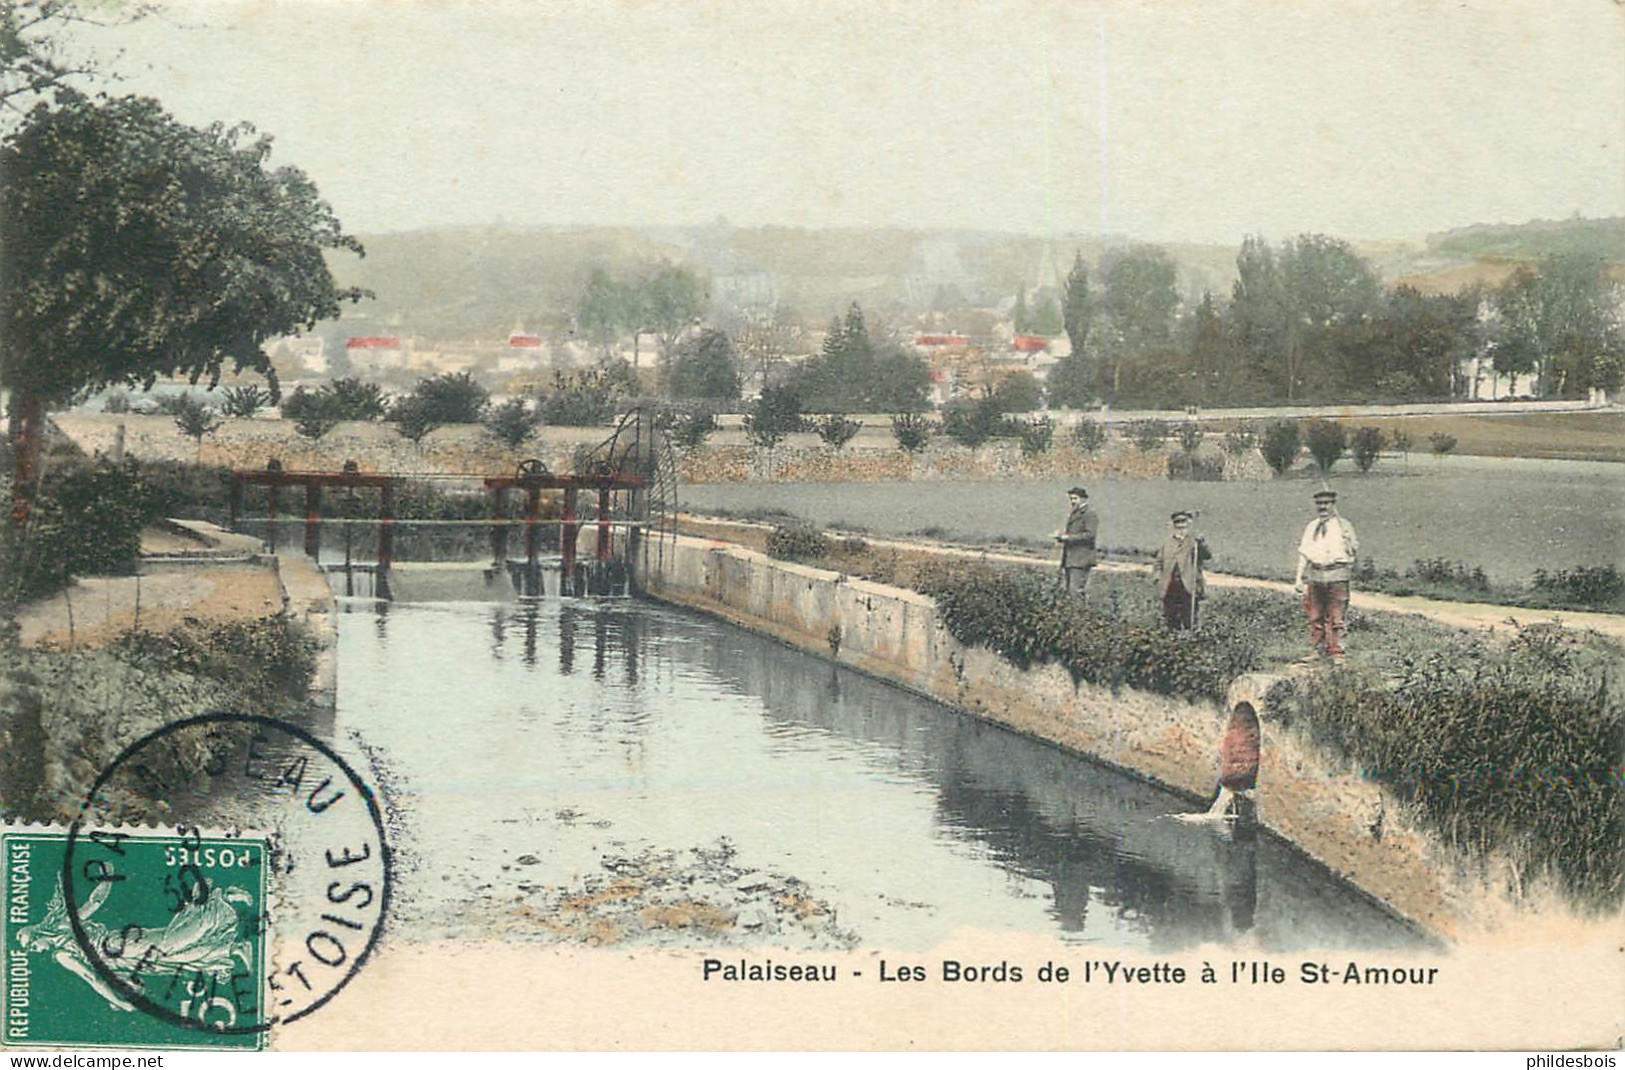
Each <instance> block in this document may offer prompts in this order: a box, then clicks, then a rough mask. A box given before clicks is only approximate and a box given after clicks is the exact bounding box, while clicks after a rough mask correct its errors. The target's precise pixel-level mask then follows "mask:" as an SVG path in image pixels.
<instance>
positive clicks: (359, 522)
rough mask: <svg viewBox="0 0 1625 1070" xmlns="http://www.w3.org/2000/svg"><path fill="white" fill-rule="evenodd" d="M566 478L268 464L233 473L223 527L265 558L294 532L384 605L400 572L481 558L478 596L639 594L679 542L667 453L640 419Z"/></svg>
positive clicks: (362, 593) (338, 577) (529, 470)
mask: <svg viewBox="0 0 1625 1070" xmlns="http://www.w3.org/2000/svg"><path fill="white" fill-rule="evenodd" d="M574 467H575V469H576V470H575V471H573V472H569V473H554V472H551V471H549V469H548V467H547V465H546V464H545V463H543V462H542V461H540V460H526V461H523V462H521V463H520V464H519V465H518V466H517V468H516V469H515V470H514V471H512V472H511V473H507V474H501V475H485V474H475V473H444V472H434V473H384V472H363V471H361V470H360V467H359V466H358V465H357V464H356V463H355V462H353V461H347V462H346V463H345V464H344V466H343V468H342V469H340V470H339V471H289V470H284V469H283V468H282V466H281V465H280V464H279V463H278V462H277V461H276V460H274V459H273V460H272V461H271V462H270V463H269V464H267V466H266V467H265V468H264V469H263V470H252V469H238V470H235V471H233V472H232V475H231V497H230V520H229V522H230V526H231V527H232V529H234V530H250V531H252V532H254V533H257V534H260V535H262V537H263V538H264V539H265V541H266V543H267V545H268V546H270V547H271V548H272V549H273V550H274V549H276V548H277V547H278V546H283V545H287V544H288V543H292V542H293V532H294V531H296V530H297V531H302V536H303V537H302V542H301V543H296V544H295V545H301V546H302V549H303V550H304V553H305V554H306V555H307V556H308V557H310V558H311V559H312V560H313V561H315V562H316V563H317V564H318V565H319V566H320V567H321V568H322V569H323V570H324V571H326V572H328V573H329V575H330V576H331V577H332V580H333V585H334V588H335V590H336V591H339V592H340V593H342V594H344V595H347V596H357V597H377V598H384V599H390V598H393V597H394V596H395V594H396V591H395V589H394V588H395V579H396V577H397V576H399V574H400V573H401V572H402V571H403V567H402V566H405V569H404V570H405V571H408V572H411V571H416V569H415V568H414V566H420V567H429V566H428V565H427V564H426V563H429V562H433V563H436V564H445V563H448V562H464V563H470V564H472V563H473V562H475V561H477V560H480V559H481V558H482V557H483V558H484V559H485V560H486V561H487V562H488V563H487V564H486V565H485V567H484V577H485V583H486V585H487V586H490V585H492V584H496V583H502V584H504V585H505V586H506V588H507V589H508V590H509V591H511V592H512V594H514V595H515V596H517V597H519V598H543V597H589V596H590V597H614V596H626V595H630V594H633V593H635V592H636V591H637V590H638V586H639V581H640V577H641V576H643V575H646V574H647V572H648V569H649V567H650V565H651V555H664V554H665V553H666V552H668V551H667V548H666V546H665V545H664V544H665V542H667V541H668V540H669V538H670V537H671V536H674V535H675V516H676V479H675V471H676V466H675V463H674V460H673V458H672V456H671V451H670V447H669V444H668V443H667V442H666V439H665V436H664V434H662V433H661V432H660V431H659V430H658V429H656V428H655V426H654V421H653V420H652V419H651V418H650V417H649V416H647V415H646V414H644V413H642V412H634V413H632V414H629V415H628V416H627V417H626V418H624V419H623V420H622V421H621V424H620V426H619V427H617V428H616V431H615V433H614V434H613V435H612V436H611V437H610V438H609V439H607V440H606V441H605V442H604V443H602V444H600V445H599V446H597V447H596V448H594V449H592V450H589V451H584V452H582V453H581V454H579V455H578V456H577V457H576V458H575V459H574ZM256 507H257V508H256ZM656 564H658V562H656Z"/></svg>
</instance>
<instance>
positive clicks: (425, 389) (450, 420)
mask: <svg viewBox="0 0 1625 1070" xmlns="http://www.w3.org/2000/svg"><path fill="white" fill-rule="evenodd" d="M490 403H491V393H490V391H488V390H486V389H485V387H483V386H481V385H480V384H479V383H478V382H477V381H475V379H474V377H473V376H472V375H470V374H469V373H468V372H446V373H444V374H442V375H435V376H431V377H429V378H427V379H420V380H418V384H417V386H415V387H413V388H412V392H411V393H410V394H408V395H407V396H406V397H404V398H402V399H400V400H399V401H397V402H396V403H395V406H394V408H392V409H391V410H390V412H389V419H390V422H391V423H393V424H395V427H396V430H398V431H399V432H400V433H401V434H402V435H403V436H405V437H406V438H408V439H411V440H412V441H413V442H420V441H422V440H423V436H424V435H427V434H428V433H429V432H430V431H433V430H434V429H435V428H437V427H444V426H445V425H447V424H477V423H479V422H480V420H481V418H482V417H483V416H484V415H485V410H486V409H487V408H488V407H489V406H490Z"/></svg>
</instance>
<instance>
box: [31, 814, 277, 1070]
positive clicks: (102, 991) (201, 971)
mask: <svg viewBox="0 0 1625 1070" xmlns="http://www.w3.org/2000/svg"><path fill="white" fill-rule="evenodd" d="M0 849H3V850H0V857H3V858H4V865H5V914H4V924H3V926H0V932H3V933H4V936H5V939H4V948H5V985H4V990H3V993H0V1008H3V1022H4V1031H3V1037H4V1041H3V1043H0V1047H9V1048H45V1047H73V1048H79V1047H118V1048H203V1049H222V1048H224V1049H258V1048H260V1047H262V1046H263V1041H264V1037H265V1028H264V1023H265V1021H266V1013H265V983H266V981H265V979H266V969H265V961H264V960H265V946H266V939H265V936H266V928H267V926H266V918H267V910H266V852H267V841H266V839H265V838H264V837H259V838H255V837H252V836H226V835H206V834H203V833H201V832H199V831H197V830H191V829H174V830H163V831H153V830H133V829H132V830H117V831H105V830H98V831H86V832H82V833H79V834H78V835H74V834H72V833H70V832H68V831H66V830H61V829H50V828H44V827H40V826H32V827H30V828H28V829H26V830H24V829H13V828H6V829H0Z"/></svg>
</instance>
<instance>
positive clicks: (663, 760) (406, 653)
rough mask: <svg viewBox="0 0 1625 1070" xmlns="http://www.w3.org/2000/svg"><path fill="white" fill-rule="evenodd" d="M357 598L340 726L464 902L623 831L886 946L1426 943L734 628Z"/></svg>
mask: <svg viewBox="0 0 1625 1070" xmlns="http://www.w3.org/2000/svg"><path fill="white" fill-rule="evenodd" d="M346 608H347V609H348V610H349V611H350V612H349V613H348V614H347V616H346V617H344V618H342V619H341V626H340V628H341V660H342V664H343V671H342V672H341V673H340V683H341V691H340V715H339V716H340V721H341V725H342V727H343V728H344V729H345V730H352V729H353V730H358V731H360V732H361V733H362V734H363V735H364V736H365V737H366V738H367V739H368V740H369V742H370V743H372V744H374V745H376V746H379V747H381V748H383V749H384V750H386V751H387V752H388V754H389V755H390V760H391V762H392V763H393V768H395V769H396V770H397V771H398V772H399V774H400V776H401V780H402V783H403V784H405V785H406V786H407V792H406V794H407V795H409V796H410V800H409V805H410V806H411V807H412V808H413V809H414V814H413V818H412V820H413V823H414V829H415V837H416V840H417V843H418V846H419V849H420V850H421V851H422V852H423V854H424V864H423V866H422V868H421V871H418V872H414V873H412V874H410V875H409V876H408V877H406V878H404V879H406V880H408V881H412V882H417V883H416V894H417V895H418V896H419V898H420V899H421V900H423V901H428V900H431V899H433V900H438V901H441V902H445V903H455V902H456V901H457V897H458V896H459V895H468V894H471V888H473V887H478V886H479V885H478V884H477V883H476V884H469V883H468V882H473V881H485V882H489V881H490V880H491V879H492V875H493V874H497V873H501V872H502V871H503V870H504V868H505V867H507V866H508V865H509V864H510V863H511V862H512V860H513V859H514V857H515V856H516V855H517V854H520V853H534V854H535V855H536V856H537V857H538V858H539V859H541V861H540V862H538V863H537V864H536V865H535V867H534V868H533V869H529V870H527V871H526V879H527V880H530V881H532V882H535V883H546V882H549V881H551V882H555V883H558V882H565V881H568V880H570V879H572V877H573V876H574V875H578V874H580V873H581V872H583V871H585V870H588V869H596V867H597V866H598V864H599V859H600V857H601V850H602V849H603V846H604V844H605V843H606V842H631V841H636V842H646V843H651V844H654V845H657V846H660V847H664V848H670V849H679V850H680V849H686V848H688V847H691V846H694V845H697V844H704V843H709V842H714V841H715V840H716V839H717V838H718V837H721V836H726V837H728V838H729V840H730V841H732V842H733V843H735V844H736V845H737V846H738V848H739V850H740V852H741V855H742V856H744V857H746V858H748V859H749V864H750V865H753V866H761V867H774V868H778V869H779V870H781V871H783V872H786V873H791V874H794V875H796V876H798V877H800V878H802V879H804V880H807V881H809V882H810V883H812V884H813V885H814V887H815V888H816V889H817V891H818V893H819V894H820V895H822V896H825V897H826V898H828V899H829V900H830V901H832V902H833V903H835V904H836V905H837V906H838V907H839V910H840V915H841V918H842V921H843V924H849V925H851V926H852V927H853V928H855V929H856V930H857V931H858V932H859V933H860V934H861V935H862V936H863V938H864V939H865V940H866V941H868V942H870V943H911V942H912V943H916V944H918V943H922V942H923V943H930V942H932V941H934V940H937V939H941V938H942V937H943V936H945V935H947V934H948V933H949V932H952V931H953V929H954V928H956V927H958V926H961V925H973V926H983V927H1000V926H1009V927H1016V928H1020V929H1025V930H1028V931H1051V932H1058V933H1060V934H1063V935H1065V936H1067V937H1068V938H1069V939H1074V940H1078V941H1081V942H1098V943H1103V944H1109V945H1113V946H1136V947H1143V948H1150V949H1176V948H1180V947H1188V946H1191V945H1193V944H1196V943H1200V942H1206V941H1221V942H1233V941H1234V942H1244V943H1249V944H1253V945H1257V946H1259V947H1262V948H1264V949H1286V948H1293V947H1308V946H1314V947H1322V946H1348V947H1371V946H1404V945H1411V944H1416V943H1418V942H1419V939H1418V937H1417V936H1416V935H1415V934H1414V933H1413V932H1412V931H1411V930H1410V929H1409V928H1407V927H1406V926H1404V925H1403V924H1400V923H1398V922H1396V921H1395V920H1393V919H1392V918H1390V917H1389V916H1388V915H1387V914H1385V913H1384V912H1382V911H1381V910H1380V909H1378V908H1377V907H1375V906H1373V905H1372V904H1370V903H1369V902H1367V901H1366V900H1364V899H1363V898H1361V897H1360V896H1359V895H1358V894H1357V893H1354V892H1353V891H1352V890H1351V889H1349V888H1347V887H1346V886H1344V885H1341V884H1340V883H1338V882H1337V881H1335V880H1334V879H1332V877H1331V876H1330V875H1329V874H1328V873H1327V872H1326V871H1325V870H1323V869H1322V868H1320V867H1318V866H1316V865H1314V864H1313V863H1311V862H1309V861H1308V860H1306V859H1305V858H1303V857H1302V856H1301V855H1299V854H1298V853H1296V852H1295V851H1293V850H1291V849H1290V848H1289V847H1287V846H1286V845H1285V844H1283V843H1281V842H1280V841H1278V840H1276V839H1274V838H1272V837H1268V836H1265V837H1260V838H1257V839H1246V838H1242V839H1231V838H1227V837H1225V836H1223V835H1220V834H1218V833H1216V832H1215V830H1213V829H1212V828H1210V827H1204V826H1197V825H1188V824H1184V823H1182V822H1178V821H1173V820H1169V819H1168V818H1167V816H1166V815H1168V814H1169V813H1171V812H1176V811H1184V810H1188V809H1191V808H1192V806H1191V805H1190V804H1188V803H1185V802H1182V801H1181V800H1179V799H1177V798H1175V797H1172V796H1170V795H1168V794H1166V793H1164V792H1161V791H1158V790H1156V789H1153V788H1151V787H1150V786H1148V785H1146V784H1144V783H1142V782H1139V781H1137V780H1134V779H1131V778H1128V777H1125V776H1122V775H1119V774H1117V773H1114V772H1112V771H1110V770H1106V769H1103V768H1100V767H1097V766H1094V765H1092V764H1090V763H1087V762H1084V761H1082V760H1080V759H1078V758H1076V757H1074V756H1071V755H1068V754H1066V753H1064V752H1062V751H1060V750H1058V749H1056V748H1053V747H1049V746H1046V745H1044V744H1040V743H1037V742H1034V741H1032V740H1028V739H1025V738H1023V737H1020V736H1017V735H1015V734H1013V733H1011V732H1008V731H1005V730H1003V729H1000V728H997V727H996V726H993V725H990V724H987V723H985V722H981V721H978V720H975V719H973V718H969V717H966V716H962V715H959V714H956V713H954V712H952V711H950V710H946V709H944V708H943V707H941V706H938V705H936V704H934V703H932V702H929V701H926V700H924V699H921V698H919V697H917V696H914V695H910V694H908V693H905V692H902V691H899V690H897V689H895V688H892V687H889V686H886V685H882V684H880V683H878V682H877V681H874V680H871V679H869V678H867V677H863V676H860V675H858V674H855V673H851V672H848V671H846V670H838V669H835V668H834V667H832V666H831V665H830V664H829V663H828V662H825V661H822V660H819V659H815V658H811V657H808V656H806V655H803V654H800V653H797V652H795V651H792V650H789V649H787V648H785V647H783V646H780V645H779V644H777V643H774V642H772V641H770V640H767V639H764V638H761V637H758V636H754V635H750V634H748V633H745V632H741V631H739V630H737V629H734V628H731V627H728V626H726V625H722V624H720V623H718V622H715V621H711V620H706V619H702V618H697V617H691V616H688V615H686V614H682V613H678V612H675V611H673V610H670V609H666V608H663V607H658V606H653V605H649V604H646V603H640V602H635V601H629V600H601V601H589V600H581V601H563V602H561V601H558V600H552V601H543V602H538V603H506V604H500V605H492V604H490V603H473V602H470V603H457V604H436V605H433V606H428V605H396V606H395V607H393V608H390V609H384V610H377V609H372V608H368V609H366V611H367V612H372V613H374V615H375V620H376V626H375V627H374V628H372V629H368V630H367V631H364V632H356V631H353V630H352V629H351V626H350V621H352V620H354V618H355V616H356V615H357V611H358V610H360V608H361V604H360V603H347V604H346ZM386 620H387V621H388V627H387V629H386V628H385V622H386ZM549 647H552V648H553V654H554V656H552V657H550V656H549V654H548V648H549ZM589 654H590V657H591V671H590V672H577V671H576V667H577V660H576V659H577V657H578V656H580V657H581V658H582V659H583V664H585V659H586V658H587V657H588V656H589ZM566 812H568V813H580V814H586V815H591V819H592V821H591V823H588V824H581V825H579V826H578V825H575V824H570V825H568V827H565V826H560V825H557V824H556V823H555V824H548V825H547V826H546V829H545V830H544V831H538V832H534V833H531V834H529V835H530V836H531V837H532V838H531V839H517V838H516V833H515V831H514V825H513V823H512V822H513V821H514V819H515V816H516V815H520V814H527V815H530V814H543V815H547V814H553V813H566ZM597 829H603V830H607V831H595V830H597ZM499 879H501V878H499ZM486 887H489V884H486ZM408 891H411V889H408ZM407 898H408V899H411V898H412V896H411V895H408V896H407Z"/></svg>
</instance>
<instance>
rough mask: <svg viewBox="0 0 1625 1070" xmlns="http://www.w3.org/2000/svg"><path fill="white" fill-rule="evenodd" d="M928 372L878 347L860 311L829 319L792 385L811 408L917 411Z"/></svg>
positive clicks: (910, 359) (889, 348) (899, 352)
mask: <svg viewBox="0 0 1625 1070" xmlns="http://www.w3.org/2000/svg"><path fill="white" fill-rule="evenodd" d="M930 382H931V373H930V369H929V368H928V367H927V366H926V363H925V361H923V360H921V359H920V358H919V357H917V356H914V355H913V354H911V353H905V352H903V351H902V350H900V349H898V348H896V347H895V346H891V345H886V344H882V345H881V346H876V345H875V343H874V341H873V339H871V338H870V337H869V328H868V326H867V324H865V322H864V319H863V309H861V308H859V307H858V306H857V305H856V304H853V305H852V307H851V308H849V309H848V310H847V313H846V317H845V318H844V319H836V320H832V321H831V322H830V325H829V331H828V333H827V334H826V335H825V336H824V345H823V348H822V349H821V350H820V351H819V353H818V354H817V355H816V356H813V357H809V358H808V359H807V360H806V361H805V362H803V363H802V365H801V366H800V367H799V368H798V369H797V370H796V375H795V378H794V379H793V380H792V384H793V386H794V388H795V393H796V395H797V396H798V397H799V398H800V399H801V402H802V404H803V405H804V406H805V408H806V410H807V411H809V412H920V411H922V410H924V409H925V408H926V391H927V389H928V388H929V386H930Z"/></svg>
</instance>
